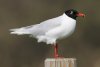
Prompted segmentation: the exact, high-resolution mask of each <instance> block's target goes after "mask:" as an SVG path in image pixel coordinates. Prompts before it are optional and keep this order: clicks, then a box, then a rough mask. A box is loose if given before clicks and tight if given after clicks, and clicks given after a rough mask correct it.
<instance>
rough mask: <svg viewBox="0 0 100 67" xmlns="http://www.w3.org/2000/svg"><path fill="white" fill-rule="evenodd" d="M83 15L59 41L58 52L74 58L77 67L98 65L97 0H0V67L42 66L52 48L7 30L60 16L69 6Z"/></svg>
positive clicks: (99, 16) (99, 20)
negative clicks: (71, 33)
mask: <svg viewBox="0 0 100 67" xmlns="http://www.w3.org/2000/svg"><path fill="white" fill-rule="evenodd" d="M72 8H73V9H76V10H78V11H80V12H83V13H85V14H86V17H85V18H78V19H77V27H76V31H75V32H74V34H73V35H72V36H70V37H68V38H66V39H63V40H61V41H60V42H59V44H60V45H59V47H60V48H59V49H60V50H59V53H60V54H61V55H63V56H64V57H67V58H72V57H74V58H76V59H77V66H78V67H100V0H0V31H1V32H0V67H44V60H45V59H46V58H48V57H53V48H52V46H51V45H46V44H45V43H37V41H36V39H34V38H29V37H28V36H26V35H23V36H17V35H10V32H9V29H12V28H18V27H23V26H28V25H32V24H36V23H40V22H41V21H44V20H47V19H50V18H53V17H56V16H59V15H61V14H63V12H64V11H66V10H68V9H72Z"/></svg>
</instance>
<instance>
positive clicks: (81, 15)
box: [77, 13, 85, 17]
mask: <svg viewBox="0 0 100 67" xmlns="http://www.w3.org/2000/svg"><path fill="white" fill-rule="evenodd" d="M77 16H78V17H85V14H83V13H78V14H77Z"/></svg>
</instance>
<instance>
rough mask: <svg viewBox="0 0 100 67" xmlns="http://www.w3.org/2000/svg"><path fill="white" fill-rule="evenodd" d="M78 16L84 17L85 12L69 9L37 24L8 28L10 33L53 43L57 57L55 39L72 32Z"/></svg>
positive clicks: (64, 36) (56, 56)
mask: <svg viewBox="0 0 100 67" xmlns="http://www.w3.org/2000/svg"><path fill="white" fill-rule="evenodd" d="M79 16H80V17H84V16H85V14H83V13H80V12H78V11H77V10H74V9H70V10H67V11H65V12H64V13H63V14H62V15H60V16H58V17H55V18H52V19H48V20H46V21H43V22H41V23H39V24H35V25H30V26H26V27H21V28H15V29H10V31H11V34H17V35H24V34H28V35H30V36H31V37H33V38H36V39H37V41H38V42H45V43H46V44H51V45H54V57H55V58H58V57H59V55H58V44H57V40H60V39H63V38H66V37H68V36H70V35H71V34H72V33H73V32H74V30H75V27H76V18H77V17H79Z"/></svg>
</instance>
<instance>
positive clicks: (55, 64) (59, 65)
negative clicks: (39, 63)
mask: <svg viewBox="0 0 100 67" xmlns="http://www.w3.org/2000/svg"><path fill="white" fill-rule="evenodd" d="M45 67H76V59H75V58H47V59H46V60H45Z"/></svg>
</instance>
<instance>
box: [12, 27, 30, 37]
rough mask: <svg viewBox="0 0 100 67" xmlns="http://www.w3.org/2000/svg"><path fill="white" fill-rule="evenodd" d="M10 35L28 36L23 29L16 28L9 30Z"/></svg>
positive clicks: (26, 31) (27, 32)
mask: <svg viewBox="0 0 100 67" xmlns="http://www.w3.org/2000/svg"><path fill="white" fill-rule="evenodd" d="M10 31H11V33H10V34H17V35H23V34H29V31H28V30H27V29H24V28H17V29H10Z"/></svg>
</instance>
